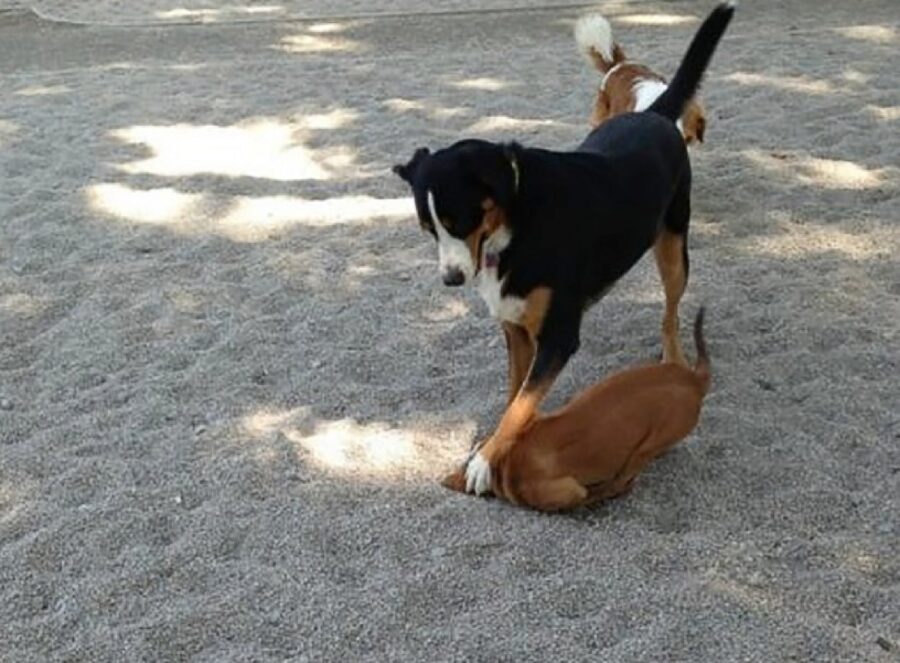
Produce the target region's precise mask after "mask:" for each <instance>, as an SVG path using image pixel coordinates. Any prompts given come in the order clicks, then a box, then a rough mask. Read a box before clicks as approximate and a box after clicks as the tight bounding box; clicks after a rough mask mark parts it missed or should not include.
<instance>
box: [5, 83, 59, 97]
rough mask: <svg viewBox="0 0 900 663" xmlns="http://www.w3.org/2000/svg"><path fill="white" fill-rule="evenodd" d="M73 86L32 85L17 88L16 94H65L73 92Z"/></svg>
mask: <svg viewBox="0 0 900 663" xmlns="http://www.w3.org/2000/svg"><path fill="white" fill-rule="evenodd" d="M71 91H72V88H70V87H69V86H68V85H30V86H29V87H26V88H22V89H21V90H16V92H15V94H17V95H18V96H20V97H49V96H52V95H55V94H65V93H66V92H71Z"/></svg>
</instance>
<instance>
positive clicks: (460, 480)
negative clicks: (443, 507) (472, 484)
mask: <svg viewBox="0 0 900 663" xmlns="http://www.w3.org/2000/svg"><path fill="white" fill-rule="evenodd" d="M441 485H442V486H443V487H444V488H449V489H450V490H455V491H456V492H458V493H464V492H466V471H465V467H463V468H461V469H458V470H453V471H452V472H451V473H450V474H448V475H447V476H445V477H444V478H443V479H441Z"/></svg>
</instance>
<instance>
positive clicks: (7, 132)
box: [0, 118, 19, 147]
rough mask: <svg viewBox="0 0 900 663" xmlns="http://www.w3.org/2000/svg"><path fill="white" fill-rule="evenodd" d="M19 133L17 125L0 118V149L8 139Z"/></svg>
mask: <svg viewBox="0 0 900 663" xmlns="http://www.w3.org/2000/svg"><path fill="white" fill-rule="evenodd" d="M18 132H19V125H18V124H16V123H15V122H10V121H9V120H4V119H2V118H0V147H2V146H3V145H5V144H6V143H7V141H8V139H9V138H10V137H12V136H14V135H16V134H17V133H18Z"/></svg>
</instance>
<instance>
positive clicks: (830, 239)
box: [746, 217, 900, 260]
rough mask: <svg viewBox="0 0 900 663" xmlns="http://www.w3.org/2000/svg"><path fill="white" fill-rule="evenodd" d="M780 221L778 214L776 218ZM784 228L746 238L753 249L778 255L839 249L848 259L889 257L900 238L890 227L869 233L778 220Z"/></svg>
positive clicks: (767, 254)
mask: <svg viewBox="0 0 900 663" xmlns="http://www.w3.org/2000/svg"><path fill="white" fill-rule="evenodd" d="M775 221H776V223H777V222H778V220H777V217H776V219H775ZM778 225H779V226H780V227H781V229H782V230H783V231H784V232H782V233H780V234H778V235H761V236H755V237H750V238H747V239H746V242H747V245H746V248H747V250H748V251H749V252H751V253H754V254H759V255H765V256H770V257H775V258H802V257H806V256H810V255H821V254H824V253H836V254H839V255H840V256H841V257H842V258H844V259H847V260H870V259H872V258H880V257H886V256H888V255H889V253H890V247H891V246H895V245H896V243H897V241H898V240H900V235H897V233H894V235H895V236H894V237H891V236H890V233H888V232H886V231H876V230H872V231H869V232H867V233H865V234H863V233H858V234H857V233H849V232H847V231H845V230H841V229H839V228H833V227H829V226H821V225H816V224H812V223H807V224H802V225H800V224H796V223H794V224H791V223H789V222H787V221H782V222H780V223H778Z"/></svg>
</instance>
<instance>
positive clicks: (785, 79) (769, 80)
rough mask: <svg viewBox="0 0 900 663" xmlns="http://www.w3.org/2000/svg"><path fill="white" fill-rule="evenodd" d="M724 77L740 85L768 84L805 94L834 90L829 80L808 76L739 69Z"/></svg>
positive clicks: (779, 88)
mask: <svg viewBox="0 0 900 663" xmlns="http://www.w3.org/2000/svg"><path fill="white" fill-rule="evenodd" d="M724 79H725V80H726V81H732V82H734V83H737V84H739V85H751V86H756V87H759V86H766V87H773V88H776V89H778V90H788V91H790V92H803V93H805V94H829V93H831V92H834V88H833V87H832V86H831V83H829V82H828V81H819V80H814V79H809V78H807V77H806V76H770V75H766V74H753V73H746V72H742V71H738V72H735V73H733V74H729V75H728V76H725V77H724Z"/></svg>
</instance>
